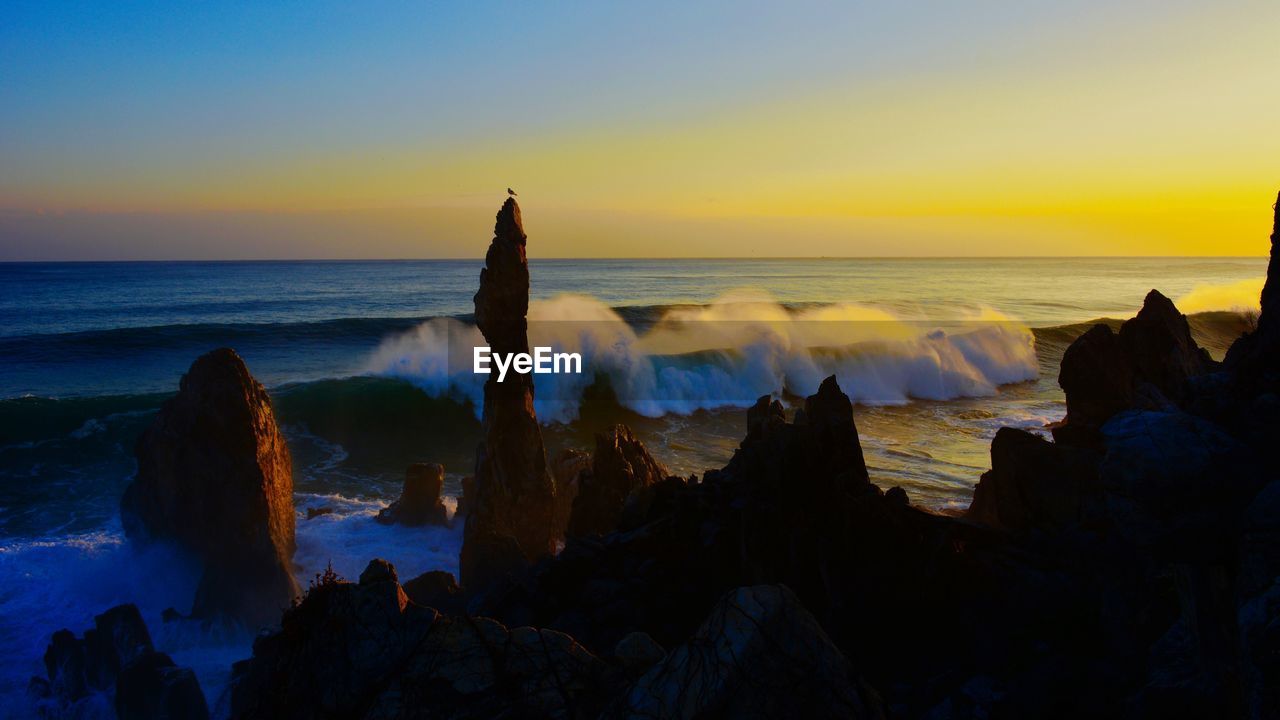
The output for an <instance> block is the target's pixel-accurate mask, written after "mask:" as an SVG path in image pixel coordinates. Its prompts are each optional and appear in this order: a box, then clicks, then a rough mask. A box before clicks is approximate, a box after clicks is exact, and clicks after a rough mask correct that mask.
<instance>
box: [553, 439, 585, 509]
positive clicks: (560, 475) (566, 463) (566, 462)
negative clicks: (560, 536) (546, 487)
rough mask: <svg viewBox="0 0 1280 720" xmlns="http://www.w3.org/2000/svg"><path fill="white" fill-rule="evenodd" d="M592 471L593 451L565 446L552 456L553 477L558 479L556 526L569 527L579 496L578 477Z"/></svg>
mask: <svg viewBox="0 0 1280 720" xmlns="http://www.w3.org/2000/svg"><path fill="white" fill-rule="evenodd" d="M584 472H591V453H589V452H586V451H583V450H575V449H573V448H564V449H562V450H560V452H558V453H556V454H555V456H554V457H553V458H551V477H552V478H553V479H554V480H555V481H556V527H557V528H567V527H568V526H569V516H570V515H571V514H572V513H573V501H574V500H576V499H577V498H578V488H579V483H578V479H579V478H580V477H581V476H582V473H584Z"/></svg>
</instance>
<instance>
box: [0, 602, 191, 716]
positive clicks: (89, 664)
mask: <svg viewBox="0 0 1280 720" xmlns="http://www.w3.org/2000/svg"><path fill="white" fill-rule="evenodd" d="M93 622H94V626H93V627H92V628H90V629H88V630H85V632H84V635H83V637H80V638H77V637H76V636H75V635H74V634H73V633H72V632H71V631H70V630H66V629H64V630H59V631H58V632H56V633H54V634H53V638H52V639H51V641H50V643H49V647H48V649H46V650H45V654H44V663H45V671H46V674H47V680H43V679H40V678H37V679H34V680H33V681H32V685H33V688H35V687H38V691H37V693H36V694H37V695H42V696H43V697H42V698H41V699H40V700H39V701H38V703H39V708H40V711H41V712H44V713H47V714H49V715H51V716H55V717H62V716H63V715H64V714H66V713H68V712H71V711H70V710H69V708H71V707H73V706H76V705H77V703H80V704H83V703H81V701H83V700H85V698H89V697H90V696H91V695H95V694H100V695H101V696H103V697H106V698H110V697H111V696H114V704H115V708H116V716H117V717H119V718H136V719H138V720H164V719H168V718H191V720H202V719H203V718H207V717H208V716H209V713H208V707H207V706H206V704H205V699H204V693H203V692H201V690H200V684H199V683H198V682H197V681H196V677H195V674H194V673H192V672H191V670H190V669H187V668H179V667H177V666H176V665H175V664H174V663H173V660H171V659H170V658H169V656H168V655H166V654H164V653H161V652H156V649H155V647H154V646H153V645H152V643H151V634H150V633H149V632H148V631H147V626H146V623H145V622H143V620H142V615H141V613H139V612H138V608H137V607H136V606H134V605H118V606H116V607H113V608H111V609H110V610H107V611H106V612H104V613H102V614H101V615H98V616H96V617H95V618H94V621H93ZM10 709H11V710H12V709H13V708H10Z"/></svg>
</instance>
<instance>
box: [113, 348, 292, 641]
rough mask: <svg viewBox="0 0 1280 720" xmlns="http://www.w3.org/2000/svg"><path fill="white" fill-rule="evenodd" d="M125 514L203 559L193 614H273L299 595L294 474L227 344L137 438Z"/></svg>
mask: <svg viewBox="0 0 1280 720" xmlns="http://www.w3.org/2000/svg"><path fill="white" fill-rule="evenodd" d="M135 455H136V456H137V459H138V473H137V476H136V477H135V478H134V481H133V482H132V483H131V484H130V485H129V487H128V488H127V489H126V490H125V494H124V498H123V499H122V500H121V515H122V517H123V520H124V525H125V530H126V532H127V533H128V534H129V537H130V538H133V539H148V538H160V539H172V540H175V541H177V542H178V543H179V544H181V545H183V546H184V547H186V548H188V549H190V550H191V551H193V552H194V553H195V554H196V556H198V557H199V559H200V561H201V562H202V563H203V564H204V576H203V578H202V579H201V581H200V586H199V588H198V589H197V591H196V598H195V602H194V604H193V608H192V614H193V615H195V616H197V617H213V616H225V617H229V618H231V619H234V620H237V621H240V622H243V623H246V624H248V625H250V626H258V625H261V624H266V623H271V622H274V621H275V620H277V619H278V618H279V613H280V610H281V608H283V607H286V606H287V605H288V604H289V602H290V601H291V600H292V599H293V598H294V597H295V596H296V595H297V591H298V588H297V584H296V583H295V582H294V580H293V576H292V575H291V574H290V572H289V563H290V558H291V557H292V556H293V552H294V523H295V517H294V511H293V476H292V468H291V461H290V457H289V449H288V447H287V446H286V444H285V441H284V437H283V436H282V435H281V434H280V430H279V428H277V427H276V421H275V416H274V415H273V413H272V409H271V399H270V398H269V397H268V396H267V392H266V390H265V389H264V388H263V387H262V385H261V384H260V383H259V382H258V381H257V380H255V379H254V378H253V376H252V375H250V374H249V370H248V368H246V367H245V365H244V361H243V360H241V359H240V356H239V355H237V354H236V353H235V351H233V350H230V349H226V348H223V349H220V350H214V351H213V352H210V353H208V354H206V355H202V356H201V357H200V358H198V359H197V360H196V361H195V362H194V363H193V364H192V365H191V369H190V370H188V371H187V374H186V375H184V376H183V377H182V383H181V386H180V389H179V391H178V394H177V395H175V396H174V397H173V398H171V399H169V400H168V401H166V402H165V404H164V406H163V407H162V408H161V409H160V412H159V414H158V415H157V416H156V419H155V421H154V422H153V423H152V424H151V426H150V427H149V428H148V429H147V430H146V431H145V432H144V433H143V434H142V437H140V438H139V439H138V444H137V448H136V450H135Z"/></svg>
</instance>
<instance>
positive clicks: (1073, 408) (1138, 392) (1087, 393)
mask: <svg viewBox="0 0 1280 720" xmlns="http://www.w3.org/2000/svg"><path fill="white" fill-rule="evenodd" d="M1215 365H1216V364H1215V363H1214V362H1213V360H1212V359H1211V358H1210V357H1209V353H1208V351H1206V350H1205V349H1204V348H1201V347H1199V346H1198V345H1196V342H1195V340H1194V339H1193V338H1192V337H1191V327H1190V325H1188V323H1187V317H1186V316H1185V315H1183V314H1182V313H1180V312H1178V309H1177V308H1176V307H1174V304H1173V302H1172V301H1170V300H1169V298H1167V297H1165V296H1164V295H1161V294H1160V293H1159V292H1158V291H1156V290H1152V291H1151V292H1149V293H1147V297H1146V299H1145V300H1144V301H1143V304H1142V309H1141V310H1139V311H1138V314H1137V315H1136V316H1135V317H1133V318H1132V319H1130V320H1127V321H1125V322H1124V324H1123V325H1121V326H1120V332H1119V333H1113V332H1112V331H1111V328H1110V327H1109V326H1107V325H1102V324H1099V325H1095V326H1094V327H1093V328H1092V329H1090V330H1089V331H1088V332H1086V333H1084V334H1083V335H1081V336H1080V337H1079V338H1077V339H1076V340H1075V342H1073V343H1071V345H1070V347H1068V348H1067V350H1066V352H1065V353H1064V354H1063V356H1062V367H1061V370H1060V371H1059V374H1058V384H1059V385H1060V386H1061V387H1062V390H1063V392H1064V393H1065V394H1066V397H1067V417H1066V420H1065V421H1064V422H1063V423H1061V424H1060V425H1059V426H1058V427H1055V428H1054V430H1053V435H1054V438H1055V439H1056V440H1058V441H1059V442H1063V443H1070V444H1074V445H1082V446H1097V444H1098V442H1099V440H1100V438H1099V435H1098V432H1099V430H1100V428H1101V427H1102V425H1103V423H1105V422H1106V421H1107V420H1108V419H1110V418H1111V416H1113V415H1115V414H1116V413H1118V412H1120V411H1122V410H1128V409H1131V408H1137V409H1148V410H1159V409H1167V408H1168V407H1170V406H1173V405H1176V404H1178V403H1181V402H1182V401H1183V400H1185V399H1186V397H1187V394H1188V391H1189V386H1188V383H1189V381H1190V380H1191V379H1192V378H1194V377H1197V376H1201V375H1204V374H1206V373H1208V372H1210V371H1211V370H1213V369H1214V368H1215Z"/></svg>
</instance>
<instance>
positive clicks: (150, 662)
mask: <svg viewBox="0 0 1280 720" xmlns="http://www.w3.org/2000/svg"><path fill="white" fill-rule="evenodd" d="M115 706H116V717H117V718H119V720H180V719H181V720H207V718H208V717H209V707H208V705H207V704H206V703H205V698H204V693H203V692H202V691H201V690H200V683H199V681H197V680H196V675H195V673H194V672H192V671H191V669H190V668H183V667H178V666H177V665H175V664H174V662H173V659H172V658H170V657H169V656H168V655H166V654H164V653H162V652H151V653H147V654H146V655H144V656H142V657H141V658H138V659H137V660H136V661H134V662H133V663H131V664H130V665H129V666H128V667H127V668H125V669H124V670H123V671H122V672H121V673H120V677H119V679H118V680H117V682H116V702H115Z"/></svg>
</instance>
